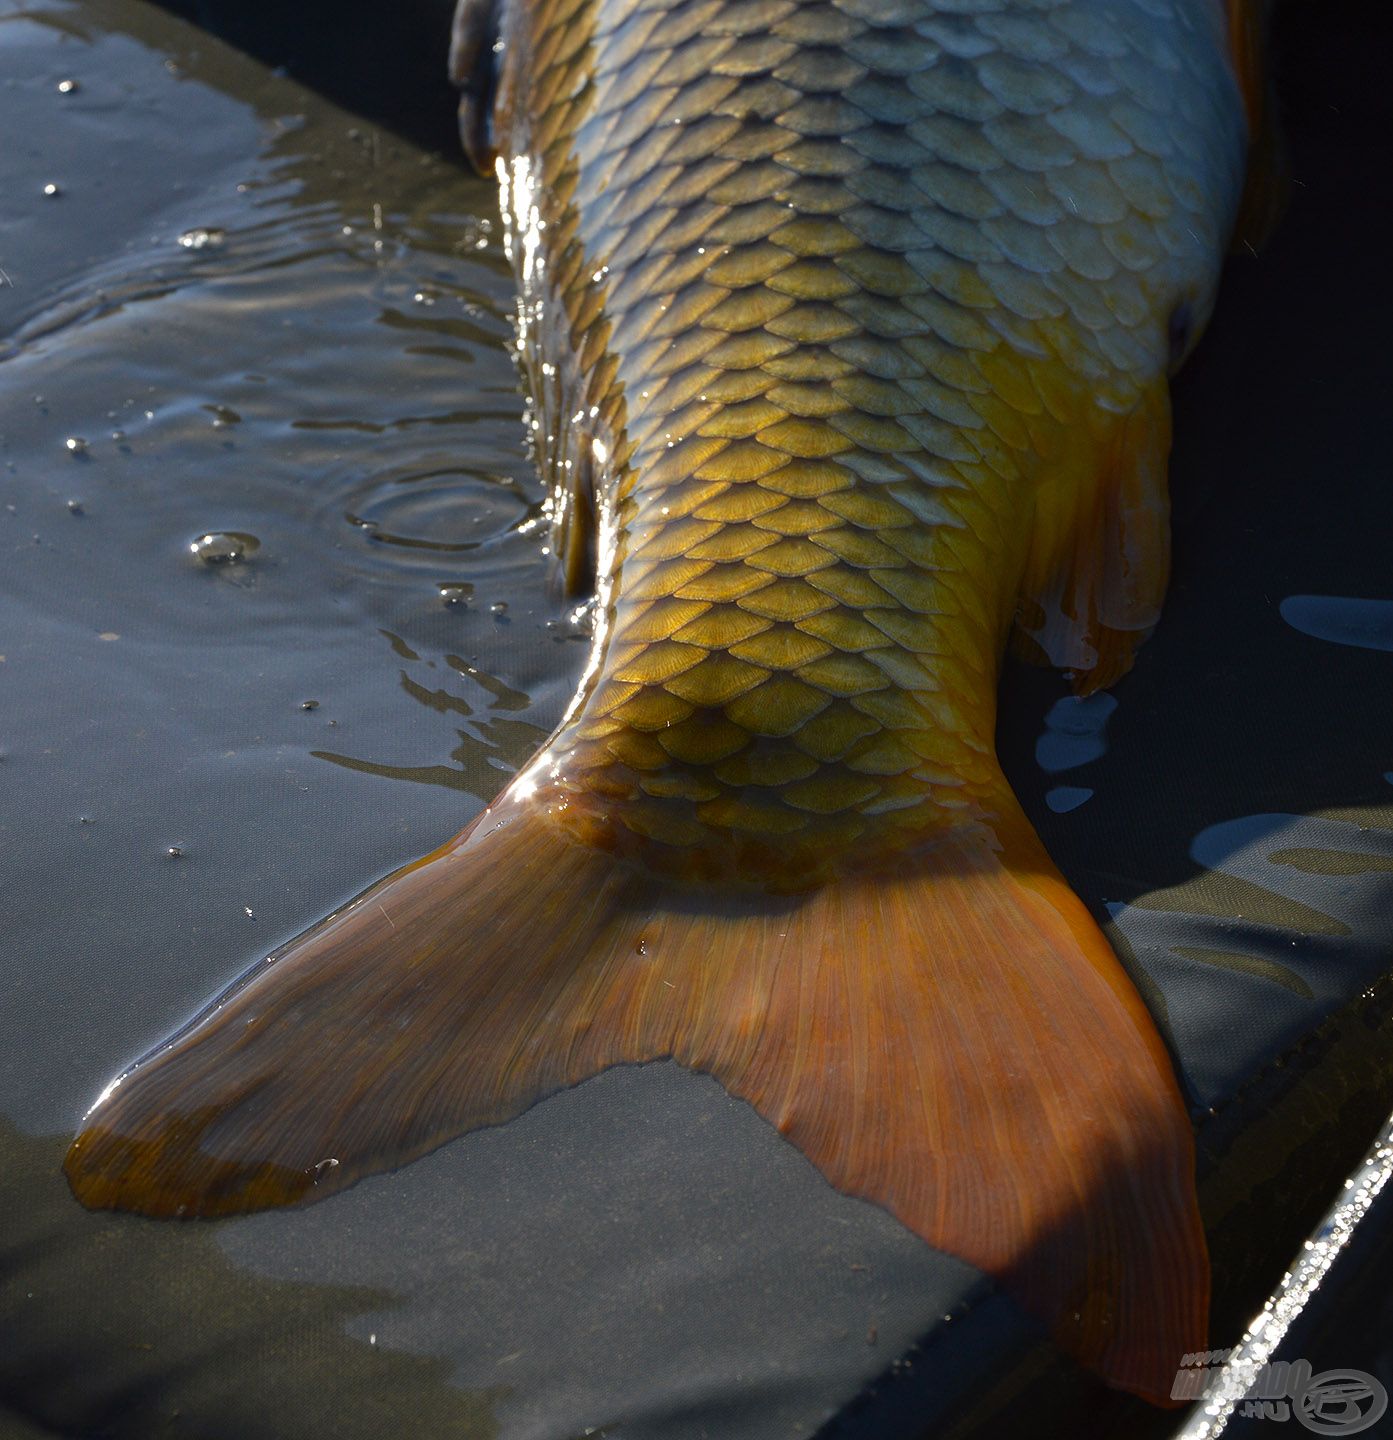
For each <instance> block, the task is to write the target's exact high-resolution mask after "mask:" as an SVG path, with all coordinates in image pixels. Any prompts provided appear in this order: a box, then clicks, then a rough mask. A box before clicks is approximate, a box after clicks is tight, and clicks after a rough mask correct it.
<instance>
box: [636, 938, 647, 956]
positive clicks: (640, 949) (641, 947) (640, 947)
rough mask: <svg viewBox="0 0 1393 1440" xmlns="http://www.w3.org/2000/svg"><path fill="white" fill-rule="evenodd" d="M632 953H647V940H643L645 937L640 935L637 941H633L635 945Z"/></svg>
mask: <svg viewBox="0 0 1393 1440" xmlns="http://www.w3.org/2000/svg"><path fill="white" fill-rule="evenodd" d="M634 954H635V955H647V954H648V941H647V940H645V939H643V938H642V936H640V937H639V939H638V941H637V942H636V943H635V945H634Z"/></svg>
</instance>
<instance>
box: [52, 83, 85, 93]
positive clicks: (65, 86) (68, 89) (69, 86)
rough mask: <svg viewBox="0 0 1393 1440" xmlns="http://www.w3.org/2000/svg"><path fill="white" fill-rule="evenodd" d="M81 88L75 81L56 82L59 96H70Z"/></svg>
mask: <svg viewBox="0 0 1393 1440" xmlns="http://www.w3.org/2000/svg"><path fill="white" fill-rule="evenodd" d="M81 89H82V86H81V85H79V84H78V83H77V81H76V80H60V81H59V82H58V93H59V94H60V95H71V94H72V93H73V92H74V91H75V90H81Z"/></svg>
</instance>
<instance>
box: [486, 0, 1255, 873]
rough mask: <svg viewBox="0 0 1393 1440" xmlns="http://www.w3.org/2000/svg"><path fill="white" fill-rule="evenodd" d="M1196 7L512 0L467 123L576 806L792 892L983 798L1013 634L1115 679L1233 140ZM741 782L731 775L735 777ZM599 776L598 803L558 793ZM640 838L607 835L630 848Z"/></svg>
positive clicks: (621, 829)
mask: <svg viewBox="0 0 1393 1440" xmlns="http://www.w3.org/2000/svg"><path fill="white" fill-rule="evenodd" d="M1224 24H1225V17H1224V15H1223V13H1222V10H1221V7H1220V6H1219V5H1218V4H1216V3H1214V0H1175V3H1156V4H1153V3H1149V0H1145V3H1144V0H1123V3H1106V4H1105V3H1101V0H1058V3H1049V0H1044V3H1038V4H1019V3H1006V0H982V3H976V0H974V3H965V0H964V3H952V4H946V3H945V4H937V5H933V4H926V3H923V0H914V3H910V0H903V3H900V0H896V3H888V4H887V3H870V0H866V3H858V0H853V3H848V4H843V5H834V4H819V5H806V4H796V3H794V0H742V3H721V0H706V3H694V4H689V5H683V6H671V5H666V4H647V5H646V4H643V3H596V0H533V3H528V0H516V3H514V4H511V5H510V6H509V7H508V8H507V9H506V11H505V12H504V14H503V17H502V30H501V38H502V44H503V55H504V62H503V66H502V72H501V75H500V80H499V97H498V110H497V117H496V122H495V125H496V129H495V134H496V138H497V140H498V142H499V144H500V147H501V155H502V158H501V159H500V161H499V167H498V171H499V175H500V178H501V180H502V185H503V208H504V214H505V219H507V220H508V221H509V222H510V230H509V245H510V249H511V253H512V254H513V257H514V260H515V262H516V266H517V270H518V275H519V283H520V296H521V298H520V302H519V312H518V316H519V332H520V341H519V344H520V348H521V350H522V354H523V357H524V361H525V363H526V365H527V369H528V380H529V388H530V390H531V393H532V396H533V398H534V403H535V406H536V414H535V423H534V427H533V429H534V434H535V437H536V441H537V448H538V453H539V458H540V460H541V462H542V464H543V467H544V470H545V471H547V472H548V473H549V474H550V476H551V478H552V480H553V482H554V485H555V504H554V509H555V513H556V516H557V518H558V520H559V522H560V529H561V534H562V539H561V541H560V545H559V549H560V550H561V551H562V552H563V553H565V551H566V550H567V548H568V546H569V547H573V546H574V544H575V534H574V532H575V530H576V529H577V528H580V527H576V526H572V525H571V524H570V521H571V516H572V514H573V513H574V512H575V511H576V510H577V509H580V510H582V511H584V510H585V509H586V508H587V507H588V506H589V504H590V503H591V497H592V496H593V497H594V502H593V503H594V504H595V505H596V506H597V508H598V510H599V512H600V513H601V515H602V516H603V517H604V524H603V526H602V532H603V533H602V538H601V542H600V552H601V557H602V560H601V566H600V570H601V573H600V577H599V578H600V589H601V597H602V612H603V625H602V631H603V635H602V642H601V650H600V652H597V656H596V660H595V663H594V664H593V665H592V669H591V673H590V676H589V679H590V686H589V689H588V690H587V692H586V693H585V696H584V702H583V706H582V707H580V708H578V709H576V711H575V712H574V714H573V718H572V722H571V724H570V725H569V726H568V727H567V728H566V729H565V730H564V731H563V733H562V735H561V736H559V737H558V739H557V741H556V743H555V744H554V745H553V747H552V749H551V751H550V752H549V755H548V765H549V766H550V773H551V774H552V776H553V778H554V779H559V781H560V783H562V784H563V786H564V788H565V789H566V792H567V794H568V796H569V797H570V799H571V803H572V806H573V807H575V809H576V810H577V811H578V812H581V813H585V814H588V815H589V816H590V818H591V820H592V821H593V826H594V830H595V833H594V834H592V839H597V838H600V835H601V833H602V834H603V838H604V839H605V840H606V842H607V843H610V844H613V845H614V846H615V847H616V848H619V849H621V850H623V851H624V852H625V853H633V852H635V850H639V851H641V852H642V853H643V855H644V857H645V863H647V864H650V865H652V864H655V863H666V862H660V861H658V860H656V859H655V846H662V847H666V848H667V849H668V850H670V851H671V855H670V856H669V857H667V858H668V859H669V860H670V862H671V864H672V867H673V868H674V870H676V871H679V872H684V873H688V874H691V873H701V874H704V875H706V876H707V877H708V878H715V877H717V876H722V877H732V876H742V875H749V874H750V873H751V872H752V871H756V872H760V873H762V874H764V875H765V876H766V877H772V878H774V879H775V880H776V881H777V880H778V877H779V876H780V875H782V876H784V877H785V880H786V883H793V884H797V883H799V878H798V877H806V878H807V879H816V878H817V877H818V876H819V875H821V874H825V873H827V868H828V866H829V864H830V865H835V864H838V863H841V860H840V859H839V858H838V857H844V856H846V855H847V854H849V853H850V852H851V851H852V850H855V851H857V852H858V853H861V854H865V853H867V847H869V848H870V851H871V852H873V853H875V854H884V853H892V852H893V851H894V850H895V849H897V848H898V847H901V846H903V845H904V844H905V843H907V842H908V841H909V840H911V839H913V838H923V837H924V836H925V834H926V833H927V832H929V831H932V830H933V829H934V828H935V827H937V826H939V825H940V824H941V823H944V822H945V821H946V822H947V823H949V824H951V825H954V826H956V825H958V824H960V823H961V820H962V817H963V816H964V815H965V814H973V813H977V812H979V811H981V810H982V809H983V808H984V807H986V808H990V798H989V797H990V795H991V793H992V792H993V791H994V790H996V789H998V788H999V786H1000V783H1001V782H1000V777H999V772H998V771H997V768H996V763H995V758H994V753H993V744H992V739H993V725H994V697H995V688H996V676H997V673H998V667H999V660H1000V655H1001V652H1002V649H1003V645H1004V642H1005V640H1006V638H1007V634H1008V632H1009V631H1011V630H1012V628H1013V626H1014V630H1015V639H1016V643H1017V645H1018V648H1021V649H1022V650H1025V651H1027V652H1033V653H1035V654H1036V655H1041V654H1043V656H1044V657H1045V658H1048V659H1049V660H1051V661H1053V662H1054V663H1056V664H1059V665H1062V666H1065V667H1067V668H1069V669H1071V670H1073V671H1074V672H1075V674H1076V676H1077V677H1078V680H1079V684H1080V688H1082V689H1087V688H1092V687H1094V686H1096V685H1099V684H1106V683H1110V682H1111V681H1112V680H1113V679H1115V678H1116V676H1117V675H1118V674H1119V673H1121V671H1123V670H1124V669H1125V668H1126V667H1127V666H1128V665H1129V664H1130V662H1131V652H1132V648H1133V647H1134V645H1135V644H1136V643H1137V642H1138V641H1139V640H1140V639H1141V638H1142V637H1143V636H1144V635H1145V634H1146V633H1147V631H1148V630H1149V629H1150V627H1151V626H1152V625H1153V624H1154V622H1155V620H1156V618H1157V616H1158V614H1159V608H1160V603H1161V599H1162V596H1163V593H1164V588H1165V582H1166V576H1167V550H1168V534H1167V502H1166V493H1165V460H1166V455H1167V451H1168V448H1169V426H1170V419H1169V406H1168V399H1167V391H1166V376H1167V373H1168V371H1169V370H1170V369H1171V368H1172V367H1173V366H1174V364H1176V363H1177V362H1178V360H1179V358H1180V357H1181V355H1182V354H1183V352H1184V351H1185V350H1186V349H1187V348H1188V347H1189V346H1190V345H1192V344H1193V342H1194V338H1195V337H1196V336H1197V334H1198V333H1199V331H1200V330H1201V329H1202V328H1203V324H1204V321H1205V319H1206V318H1207V316H1208V313H1209V310H1210V308H1211V306H1212V304H1213V299H1214V292H1215V286H1216V281H1217V273H1218V267H1219V261H1220V257H1221V255H1222V252H1223V246H1224V241H1225V238H1226V236H1227V234H1228V231H1229V229H1230V227H1231V225H1232V221H1233V216H1234V211H1235V207H1236V203H1237V199H1238V195H1239V191H1240V184H1241V175H1242V167H1243V158H1244V151H1245V143H1246V137H1245V128H1244V122H1243V116H1242V111H1241V105H1240V98H1239V95H1238V92H1237V89H1236V87H1235V84H1234V81H1233V77H1232V73H1231V69H1230V62H1229V58H1228V55H1227V49H1226V36H1225V30H1224ZM752 782H753V783H752ZM587 796H589V797H592V798H591V799H589V800H588V799H587V798H586V797H587ZM634 837H637V838H636V839H635V838H634Z"/></svg>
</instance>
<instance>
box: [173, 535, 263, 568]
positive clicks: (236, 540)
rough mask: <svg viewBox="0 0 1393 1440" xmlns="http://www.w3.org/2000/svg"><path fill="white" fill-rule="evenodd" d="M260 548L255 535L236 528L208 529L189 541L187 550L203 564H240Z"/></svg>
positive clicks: (259, 542)
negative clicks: (205, 532) (243, 532)
mask: <svg viewBox="0 0 1393 1440" xmlns="http://www.w3.org/2000/svg"><path fill="white" fill-rule="evenodd" d="M260 548H261V541H260V540H258V539H257V538H256V536H255V535H244V534H242V533H241V532H239V531H236V530H210V531H208V532H207V534H204V535H200V536H199V537H198V538H197V539H196V540H192V541H190V542H189V550H190V551H191V552H192V553H193V555H194V556H195V557H196V558H197V559H199V560H202V561H203V563H204V564H205V565H236V564H240V563H241V562H242V561H243V560H245V559H246V558H247V556H248V555H250V554H252V552H253V551H255V550H259V549H260Z"/></svg>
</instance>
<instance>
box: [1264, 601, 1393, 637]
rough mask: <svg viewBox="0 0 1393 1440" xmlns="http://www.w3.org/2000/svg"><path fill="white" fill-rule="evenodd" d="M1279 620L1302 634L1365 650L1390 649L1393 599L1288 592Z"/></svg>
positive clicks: (1392, 633)
mask: <svg viewBox="0 0 1393 1440" xmlns="http://www.w3.org/2000/svg"><path fill="white" fill-rule="evenodd" d="M1280 608H1281V612H1282V619H1283V620H1285V621H1286V622H1287V624H1288V625H1290V626H1291V627H1292V629H1293V630H1300V631H1301V633H1302V634H1303V635H1312V636H1314V637H1315V638H1316V639H1317V640H1330V641H1333V642H1334V643H1335V644H1336V645H1359V646H1362V647H1363V648H1364V649H1366V650H1393V600H1353V599H1350V598H1349V597H1347V596H1344V595H1288V596H1287V598H1286V599H1285V600H1283V601H1282V604H1281V607H1280Z"/></svg>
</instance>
